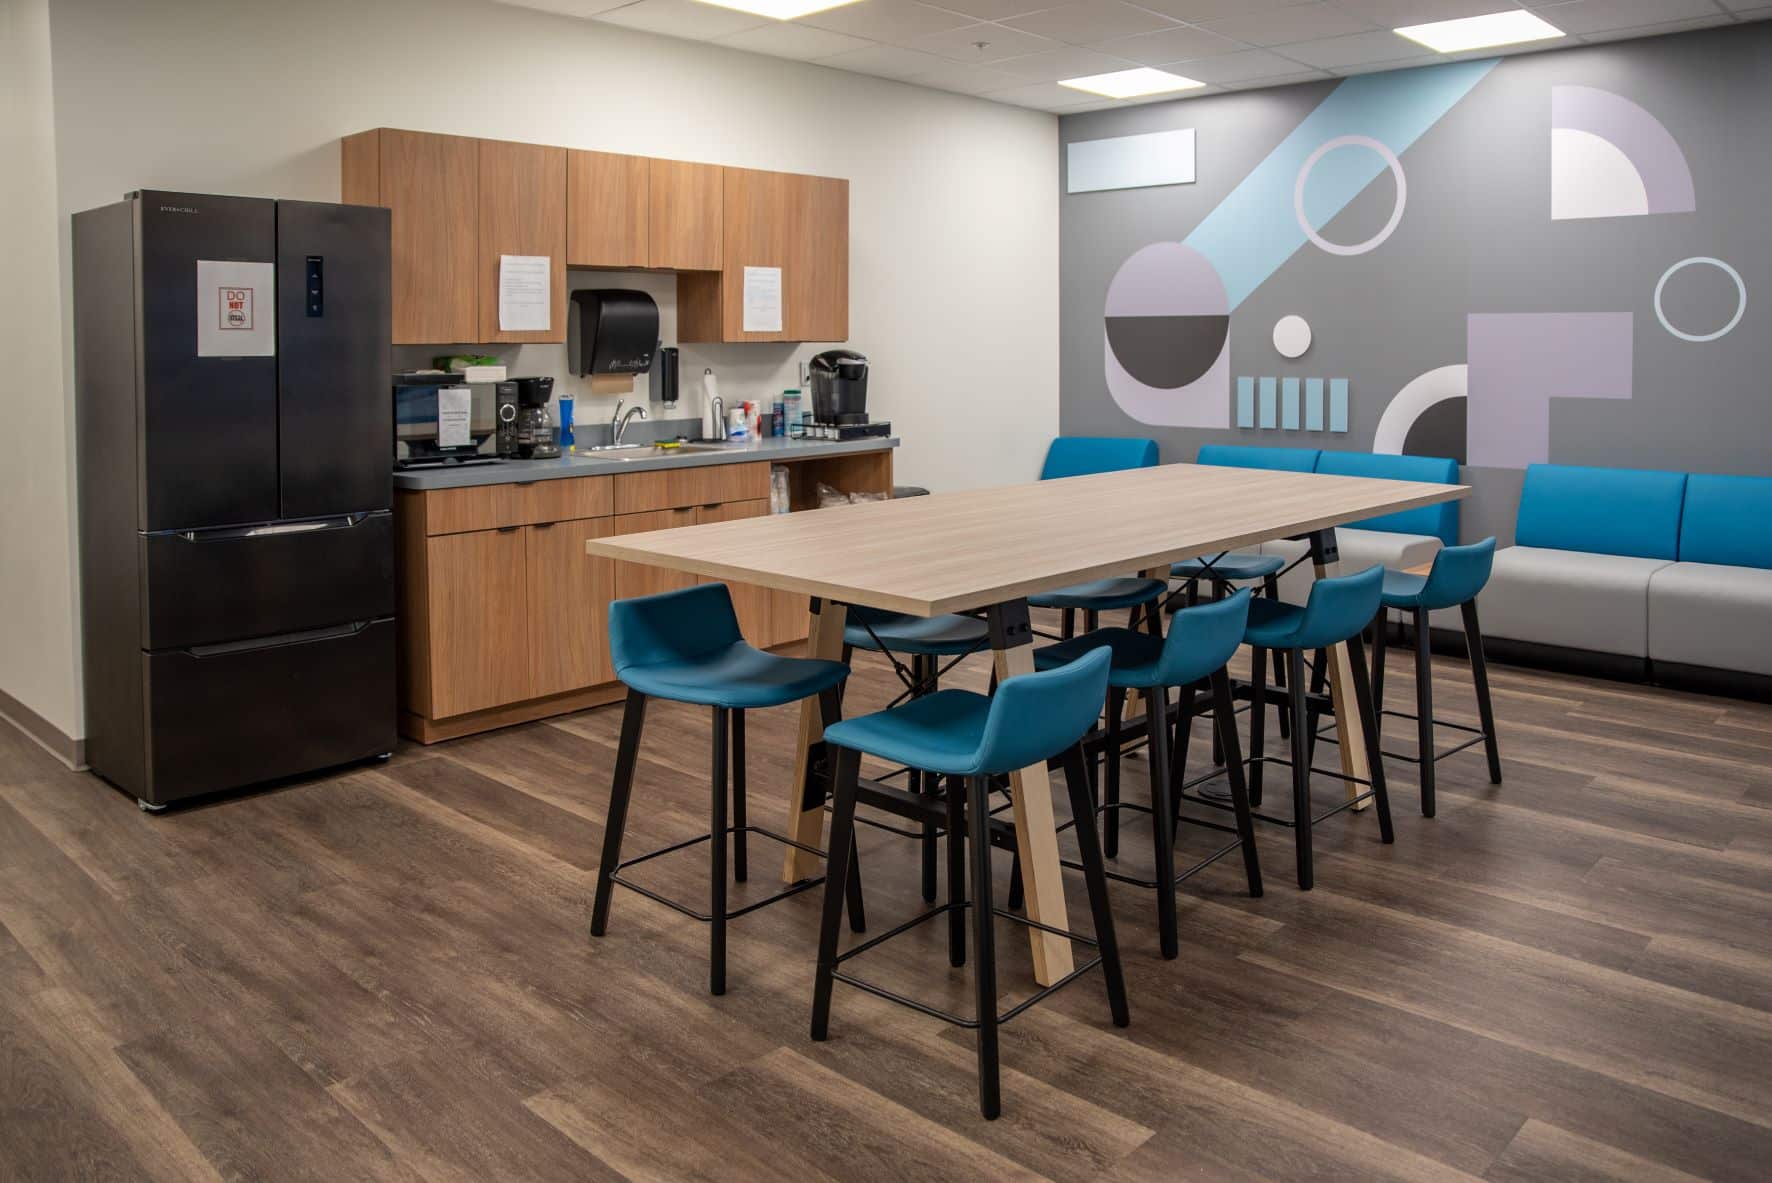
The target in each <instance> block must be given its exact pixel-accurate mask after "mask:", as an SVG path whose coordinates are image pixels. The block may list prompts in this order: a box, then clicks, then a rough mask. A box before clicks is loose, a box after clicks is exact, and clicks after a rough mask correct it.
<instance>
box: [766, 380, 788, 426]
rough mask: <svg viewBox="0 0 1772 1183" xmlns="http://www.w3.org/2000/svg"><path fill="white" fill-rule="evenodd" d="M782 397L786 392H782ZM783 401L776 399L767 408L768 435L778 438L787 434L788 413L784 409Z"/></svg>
mask: <svg viewBox="0 0 1772 1183" xmlns="http://www.w3.org/2000/svg"><path fill="white" fill-rule="evenodd" d="M782 394H783V395H786V394H787V391H785V390H784V391H782ZM784 406H785V399H779V398H778V399H776V400H775V402H774V404H773V405H772V406H771V407H770V408H769V434H770V435H772V436H775V437H776V438H780V437H781V436H784V435H786V434H787V433H788V413H787V411H786V410H785V409H784Z"/></svg>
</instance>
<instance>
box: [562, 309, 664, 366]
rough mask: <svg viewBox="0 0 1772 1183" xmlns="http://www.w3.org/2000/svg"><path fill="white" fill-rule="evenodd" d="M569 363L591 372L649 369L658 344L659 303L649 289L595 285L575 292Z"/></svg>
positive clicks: (568, 339)
mask: <svg viewBox="0 0 1772 1183" xmlns="http://www.w3.org/2000/svg"><path fill="white" fill-rule="evenodd" d="M568 320H569V323H568V325H567V332H566V338H567V342H568V344H567V350H566V352H567V364H568V365H569V366H571V368H572V372H573V373H574V374H577V375H578V376H580V377H583V376H584V375H586V374H644V373H645V372H646V371H647V370H649V369H651V368H652V354H653V352H654V351H655V350H656V349H657V348H658V304H657V302H656V301H654V300H653V298H652V297H651V296H649V295H647V294H646V293H645V292H635V291H628V290H626V289H623V288H590V289H587V290H585V291H578V292H573V293H572V312H571V315H570V317H569V318H568Z"/></svg>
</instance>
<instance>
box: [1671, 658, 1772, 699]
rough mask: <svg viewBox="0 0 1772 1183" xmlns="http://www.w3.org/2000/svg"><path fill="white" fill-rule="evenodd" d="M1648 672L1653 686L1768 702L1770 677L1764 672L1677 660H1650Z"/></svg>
mask: <svg viewBox="0 0 1772 1183" xmlns="http://www.w3.org/2000/svg"><path fill="white" fill-rule="evenodd" d="M1649 672H1650V677H1651V678H1652V679H1653V680H1654V682H1655V684H1656V685H1657V686H1666V687H1667V688H1668V689H1670V690H1691V691H1696V692H1697V693H1699V694H1718V695H1722V696H1724V697H1727V698H1745V699H1749V700H1751V701H1753V702H1772V677H1767V676H1766V675H1765V674H1749V673H1743V672H1741V671H1740V670H1719V669H1713V668H1711V667H1710V666H1707V665H1686V664H1684V663H1683V662H1678V661H1651V662H1650V663H1649Z"/></svg>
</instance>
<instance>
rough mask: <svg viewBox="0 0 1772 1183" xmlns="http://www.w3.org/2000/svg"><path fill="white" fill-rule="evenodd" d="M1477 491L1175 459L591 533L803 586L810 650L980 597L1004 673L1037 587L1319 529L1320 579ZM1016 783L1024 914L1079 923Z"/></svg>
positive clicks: (1066, 965)
mask: <svg viewBox="0 0 1772 1183" xmlns="http://www.w3.org/2000/svg"><path fill="white" fill-rule="evenodd" d="M1469 492H1470V490H1469V488H1468V487H1466V486H1464V485H1435V484H1424V483H1419V482H1414V481H1388V480H1376V479H1372V478H1368V477H1342V476H1324V475H1317V474H1314V473H1295V472H1269V471H1266V470H1260V469H1243V468H1219V467H1210V466H1202V465H1193V464H1167V465H1162V466H1159V467H1156V468H1141V469H1133V470H1130V471H1125V472H1114V473H1103V474H1100V475H1097V476H1082V477H1070V478H1066V479H1064V480H1053V481H1039V482H1036V483H1033V484H1027V485H1012V486H1007V487H1002V488H993V489H974V490H969V491H966V492H960V493H938V494H935V495H933V496H929V497H913V498H906V499H904V500H902V501H875V502H868V503H865V504H860V505H847V506H838V507H834V508H831V509H817V510H807V511H804V512H801V513H793V514H780V515H776V516H773V517H763V518H751V519H746V520H741V521H730V522H718V523H711V524H708V525H703V526H686V527H683V528H680V529H675V530H658V531H654V532H651V533H646V534H625V535H619V536H615V537H609V538H597V539H592V540H590V541H588V542H586V543H585V550H586V552H587V553H589V554H592V555H601V556H606V557H609V558H614V559H621V560H623V561H625V562H630V563H647V564H651V565H654V566H658V567H664V568H668V569H671V570H675V571H682V572H687V573H689V574H694V575H701V576H707V577H710V578H714V579H724V580H731V581H733V582H736V583H748V584H756V585H759V586H762V587H768V588H775V589H778V590H781V591H787V592H797V593H799V594H802V595H806V596H809V597H811V608H812V620H811V628H810V630H809V639H808V642H807V652H808V653H809V655H811V656H814V657H823V658H829V659H836V658H838V657H840V656H841V654H842V649H843V625H844V620H845V615H846V611H847V605H850V604H859V605H863V606H865V607H869V608H881V609H885V610H888V611H893V612H906V613H910V614H911V615H914V616H938V615H941V614H943V613H948V612H966V611H976V610H980V609H983V610H985V612H986V613H987V616H988V618H989V621H990V637H991V648H992V651H993V655H994V659H995V662H996V671H997V678H998V680H999V681H1003V680H1006V679H1008V678H1012V677H1015V676H1016V675H1018V674H1024V673H1027V672H1029V671H1031V670H1032V669H1033V668H1034V657H1033V647H1032V642H1033V633H1032V629H1031V627H1030V625H1029V623H1028V606H1027V597H1028V596H1030V595H1035V594H1037V593H1040V592H1046V591H1053V590H1056V589H1058V588H1061V587H1068V586H1070V585H1072V584H1076V583H1083V582H1085V581H1087V580H1091V579H1100V578H1105V577H1108V576H1114V575H1128V574H1132V573H1135V572H1146V573H1150V574H1156V575H1160V576H1167V574H1168V571H1169V565H1170V564H1171V563H1174V562H1178V561H1180V560H1182V559H1191V558H1197V557H1199V556H1202V555H1215V554H1218V553H1219V552H1221V551H1228V550H1236V549H1238V548H1239V547H1247V546H1250V545H1253V544H1255V543H1258V542H1262V541H1265V540H1267V539H1270V538H1294V537H1300V536H1304V537H1308V538H1309V539H1310V543H1311V559H1312V563H1313V565H1314V566H1315V568H1316V573H1317V575H1318V577H1319V578H1320V577H1323V576H1329V575H1334V574H1336V573H1337V571H1338V569H1339V566H1338V556H1337V553H1336V549H1335V527H1336V526H1337V525H1342V524H1345V523H1348V522H1355V521H1359V520H1361V519H1364V518H1370V517H1377V516H1379V515H1381V514H1387V513H1394V512H1397V511H1399V510H1405V509H1414V508H1416V507H1418V506H1423V505H1433V504H1436V503H1439V502H1443V501H1453V500H1457V499H1460V498H1462V497H1464V496H1466V495H1467V494H1468V493H1469ZM1329 683H1330V692H1331V696H1332V698H1333V701H1334V706H1335V712H1336V715H1337V717H1341V718H1346V717H1349V716H1350V713H1351V712H1352V711H1353V702H1354V698H1353V683H1352V681H1351V680H1350V674H1349V670H1348V655H1347V650H1346V648H1345V646H1343V647H1339V648H1337V649H1335V650H1332V651H1331V653H1330V660H1329ZM823 735H824V723H823V719H822V717H821V714H820V708H819V705H818V703H817V702H816V701H811V700H809V701H808V702H806V703H805V704H803V705H802V707H801V711H800V740H799V742H800V751H799V754H798V766H797V770H796V777H795V782H794V783H795V786H796V788H795V790H794V791H793V793H792V794H791V800H790V804H789V827H788V833H789V836H790V837H792V838H794V839H795V840H796V841H799V842H804V843H806V844H808V845H812V846H819V845H822V844H823V842H822V839H823V833H824V805H823V801H824V797H823V793H822V791H813V789H814V786H812V785H810V784H809V780H808V772H809V769H810V765H811V761H812V760H813V751H814V748H815V745H817V744H818V743H819V742H820V741H821V740H822V739H823ZM1341 735H1342V742H1341V744H1340V752H1341V763H1342V771H1343V773H1344V774H1346V775H1348V776H1352V777H1359V778H1361V779H1364V778H1366V776H1367V775H1368V763H1367V759H1368V757H1367V752H1366V750H1365V744H1364V742H1363V740H1362V738H1361V733H1360V731H1359V729H1358V728H1343V729H1342V730H1341ZM1010 787H1011V796H1012V798H1013V802H1014V825H1015V835H1016V842H1017V849H1018V850H1019V851H1020V853H1021V866H1022V882H1023V889H1024V896H1025V899H1026V906H1027V915H1028V917H1029V919H1031V920H1034V921H1037V922H1038V923H1040V924H1043V925H1047V926H1049V927H1051V928H1057V929H1065V928H1068V924H1067V920H1066V909H1065V900H1064V886H1063V881H1062V879H1061V872H1060V867H1059V861H1058V857H1059V856H1058V835H1057V831H1056V829H1055V824H1054V819H1053V812H1052V796H1051V787H1050V784H1049V782H1048V780H1047V773H1046V766H1045V765H1044V764H1041V765H1038V766H1032V767H1028V768H1024V769H1022V770H1021V771H1020V772H1019V773H1017V774H1015V775H1014V776H1012V777H1011V778H1010ZM1349 787H1350V791H1352V790H1354V789H1355V788H1357V786H1352V785H1350V786H1349ZM822 788H823V786H822V785H820V786H816V789H817V790H822ZM817 870H818V867H817V861H816V858H815V857H814V856H812V855H809V854H807V853H806V852H804V851H800V850H795V849H793V848H791V847H790V848H789V849H788V853H787V857H786V862H785V865H784V867H783V877H784V879H785V880H787V881H788V882H793V881H795V880H798V879H803V878H806V877H808V876H810V875H813V874H816V873H817ZM1028 932H1029V936H1030V939H1031V940H1032V942H1033V962H1034V977H1035V979H1036V980H1037V981H1039V982H1040V983H1041V984H1042V985H1050V984H1051V983H1052V982H1054V981H1056V980H1058V979H1059V978H1061V977H1063V976H1064V975H1065V974H1066V973H1068V972H1070V970H1071V967H1072V964H1073V962H1072V958H1071V948H1070V942H1069V941H1068V940H1066V939H1065V938H1063V937H1061V936H1058V935H1056V934H1054V933H1050V932H1045V931H1043V930H1041V929H1037V928H1030V929H1029V930H1028Z"/></svg>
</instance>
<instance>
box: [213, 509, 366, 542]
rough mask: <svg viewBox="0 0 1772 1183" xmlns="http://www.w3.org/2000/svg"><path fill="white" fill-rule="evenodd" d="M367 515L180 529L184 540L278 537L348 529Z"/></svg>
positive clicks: (227, 540) (225, 540) (218, 540)
mask: <svg viewBox="0 0 1772 1183" xmlns="http://www.w3.org/2000/svg"><path fill="white" fill-rule="evenodd" d="M368 516H369V515H368V514H366V513H353V514H346V515H345V516H344V517H337V518H313V519H311V520H309V521H305V522H272V523H269V524H267V525H260V526H230V527H228V528H226V529H223V530H180V531H178V536H179V537H180V538H183V539H184V540H185V541H186V542H234V541H238V540H239V539H242V538H279V537H282V536H283V535H285V534H316V533H318V532H320V531H321V530H349V529H350V528H351V527H352V526H355V525H358V524H359V523H361V522H362V521H363V519H364V518H366V517H368Z"/></svg>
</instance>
